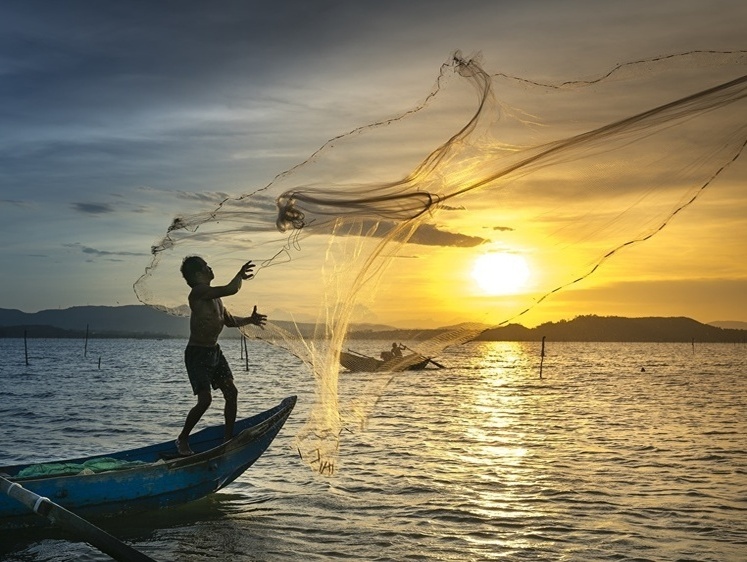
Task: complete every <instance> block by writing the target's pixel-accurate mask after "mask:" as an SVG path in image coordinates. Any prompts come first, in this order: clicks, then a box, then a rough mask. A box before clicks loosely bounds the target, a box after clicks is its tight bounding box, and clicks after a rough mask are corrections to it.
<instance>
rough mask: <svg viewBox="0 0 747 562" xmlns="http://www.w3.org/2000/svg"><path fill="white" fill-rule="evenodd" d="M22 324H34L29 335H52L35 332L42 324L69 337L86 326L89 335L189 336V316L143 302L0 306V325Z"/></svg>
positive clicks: (21, 325) (83, 331)
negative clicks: (23, 309)
mask: <svg viewBox="0 0 747 562" xmlns="http://www.w3.org/2000/svg"><path fill="white" fill-rule="evenodd" d="M24 326H34V330H31V329H30V328H29V337H55V336H42V335H35V334H37V333H40V330H41V328H42V327H44V326H46V327H52V328H58V329H62V330H68V331H70V332H71V335H72V336H74V335H75V334H77V335H80V334H85V333H86V328H88V331H89V334H90V335H91V336H92V337H97V336H112V335H115V334H119V335H122V336H132V335H134V334H137V335H140V336H148V335H150V336H157V337H188V336H189V318H185V317H180V316H171V315H170V314H166V313H165V312H160V311H158V310H156V309H153V308H151V307H149V306H145V305H129V306H74V307H72V308H65V309H55V310H41V311H39V312H21V311H20V310H9V309H4V308H0V327H5V328H8V327H16V328H21V327H24ZM6 337H7V336H6ZM16 337H17V336H16Z"/></svg>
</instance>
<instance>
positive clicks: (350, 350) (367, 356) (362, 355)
mask: <svg viewBox="0 0 747 562" xmlns="http://www.w3.org/2000/svg"><path fill="white" fill-rule="evenodd" d="M348 351H349V352H350V353H355V354H356V355H360V356H361V357H365V358H366V359H376V357H371V356H370V355H364V354H363V353H360V352H358V351H355V350H353V349H350V348H348ZM376 360H377V361H378V359H376Z"/></svg>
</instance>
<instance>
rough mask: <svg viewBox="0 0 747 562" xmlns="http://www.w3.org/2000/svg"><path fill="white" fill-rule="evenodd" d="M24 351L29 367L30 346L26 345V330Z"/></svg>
mask: <svg viewBox="0 0 747 562" xmlns="http://www.w3.org/2000/svg"><path fill="white" fill-rule="evenodd" d="M23 351H24V353H25V354H26V366H27V367H28V366H29V346H28V344H27V343H26V330H24V331H23Z"/></svg>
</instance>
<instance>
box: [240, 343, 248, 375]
mask: <svg viewBox="0 0 747 562" xmlns="http://www.w3.org/2000/svg"><path fill="white" fill-rule="evenodd" d="M241 340H242V341H243V342H244V370H245V371H248V370H249V350H248V349H247V347H246V337H245V336H241Z"/></svg>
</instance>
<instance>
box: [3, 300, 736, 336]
mask: <svg viewBox="0 0 747 562" xmlns="http://www.w3.org/2000/svg"><path fill="white" fill-rule="evenodd" d="M277 324H278V325H279V326H281V327H283V328H285V329H286V330H288V331H290V332H291V333H296V332H297V331H300V332H301V335H303V336H304V337H310V336H312V335H313V325H311V324H298V325H294V324H292V323H290V322H278V323H277ZM719 324H728V325H735V324H736V325H745V326H746V327H747V323H745V322H721V323H719ZM467 326H469V327H470V328H475V327H477V326H476V325H466V324H465V325H460V326H458V327H467ZM454 328H455V326H452V327H448V328H447V327H441V328H428V329H418V330H400V329H397V328H393V327H391V326H381V325H371V324H362V325H359V326H354V327H353V328H352V329H351V332H350V333H349V334H348V339H356V338H365V339H382V340H388V341H402V340H411V341H418V340H420V341H422V340H426V339H429V338H433V337H436V336H438V335H441V334H443V333H445V332H449V331H451V330H453V329H454ZM86 329H88V333H89V335H90V337H93V338H96V337H166V338H169V337H174V338H185V339H186V338H188V337H189V319H188V318H186V317H181V316H171V315H169V314H167V313H165V312H161V311H158V310H156V309H153V308H150V307H148V306H145V305H130V306H115V307H111V306H76V307H72V308H67V309H60V310H42V311H40V312H34V313H27V312H21V311H20V310H9V309H2V308H0V337H23V335H24V332H26V333H27V334H28V337H47V338H56V337H82V336H83V335H85V333H86ZM224 334H225V337H227V338H231V337H238V335H239V333H238V330H227V331H226V332H224ZM543 336H544V337H546V338H547V339H548V340H549V341H598V342H691V341H696V342H737V343H743V342H747V330H746V329H736V328H732V327H719V326H715V325H710V324H701V323H700V322H697V321H695V320H693V319H691V318H682V317H678V318H657V317H651V318H624V317H618V316H578V317H576V318H574V319H573V320H562V321H560V322H547V323H545V324H541V325H539V326H537V327H536V328H525V327H524V326H522V325H520V324H509V325H508V326H503V327H500V328H487V329H485V330H484V331H483V332H482V333H481V334H480V335H479V336H478V337H477V338H475V339H476V340H479V341H539V340H541V339H542V337H543Z"/></svg>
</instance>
